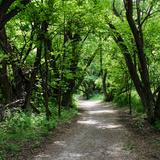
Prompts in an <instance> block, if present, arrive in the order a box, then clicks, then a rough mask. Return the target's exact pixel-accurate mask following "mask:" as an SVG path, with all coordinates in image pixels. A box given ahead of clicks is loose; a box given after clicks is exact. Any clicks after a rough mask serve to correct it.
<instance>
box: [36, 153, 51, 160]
mask: <svg viewBox="0 0 160 160" xmlns="http://www.w3.org/2000/svg"><path fill="white" fill-rule="evenodd" d="M41 158H51V155H49V154H43V153H42V154H39V155H37V156H35V160H39V159H41Z"/></svg>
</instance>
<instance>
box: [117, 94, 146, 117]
mask: <svg viewBox="0 0 160 160" xmlns="http://www.w3.org/2000/svg"><path fill="white" fill-rule="evenodd" d="M114 102H115V103H116V104H117V105H118V106H119V107H128V104H129V102H128V96H127V95H126V94H121V95H118V96H115V98H114ZM131 106H132V111H133V112H135V113H138V114H139V113H142V114H143V112H144V110H143V106H142V103H141V101H140V98H139V96H138V94H137V93H136V91H132V94H131Z"/></svg>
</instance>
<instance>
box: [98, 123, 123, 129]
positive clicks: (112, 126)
mask: <svg viewBox="0 0 160 160" xmlns="http://www.w3.org/2000/svg"><path fill="white" fill-rule="evenodd" d="M121 127H122V125H121V124H100V125H98V126H97V128H99V129H116V128H121Z"/></svg>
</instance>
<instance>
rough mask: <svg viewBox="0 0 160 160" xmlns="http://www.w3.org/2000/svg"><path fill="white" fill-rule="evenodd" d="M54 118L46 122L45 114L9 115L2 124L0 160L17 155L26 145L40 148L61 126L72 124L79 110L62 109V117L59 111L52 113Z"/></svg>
mask: <svg viewBox="0 0 160 160" xmlns="http://www.w3.org/2000/svg"><path fill="white" fill-rule="evenodd" d="M52 113H53V114H52V117H51V119H50V120H49V121H47V120H46V117H45V114H40V115H36V114H27V113H23V112H19V113H15V114H14V115H9V116H8V117H7V118H6V120H5V121H4V122H1V123H0V160H5V159H6V158H5V157H6V155H7V154H11V155H13V156H14V155H16V154H18V152H19V151H21V149H22V148H23V145H24V144H25V143H28V142H29V141H30V142H33V143H32V144H33V145H32V147H33V148H34V147H38V145H39V144H40V141H41V140H42V138H43V137H45V136H47V135H48V134H49V133H50V132H51V131H52V130H53V129H54V128H56V127H57V126H58V125H59V124H62V123H68V122H70V121H71V120H72V119H73V117H75V116H76V115H77V113H78V112H77V109H75V108H74V109H70V110H64V109H62V112H61V117H60V118H58V116H57V109H54V110H53V111H52Z"/></svg>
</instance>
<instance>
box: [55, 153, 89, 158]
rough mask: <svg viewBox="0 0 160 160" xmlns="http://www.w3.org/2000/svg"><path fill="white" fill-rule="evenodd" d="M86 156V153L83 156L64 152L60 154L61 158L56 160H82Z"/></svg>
mask: <svg viewBox="0 0 160 160" xmlns="http://www.w3.org/2000/svg"><path fill="white" fill-rule="evenodd" d="M85 156H86V154H85V153H83V154H81V153H70V152H63V153H61V154H60V157H59V158H57V159H56V160H65V159H67V160H76V159H77V160H78V159H79V158H82V157H85Z"/></svg>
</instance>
